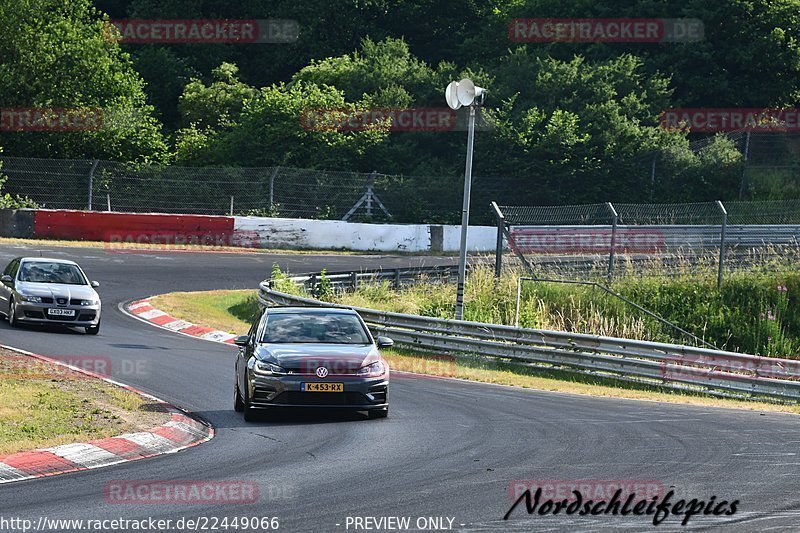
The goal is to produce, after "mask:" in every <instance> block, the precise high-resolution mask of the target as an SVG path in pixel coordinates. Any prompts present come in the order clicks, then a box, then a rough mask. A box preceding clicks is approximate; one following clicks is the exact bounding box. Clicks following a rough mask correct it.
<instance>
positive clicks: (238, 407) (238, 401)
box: [233, 384, 244, 413]
mask: <svg viewBox="0 0 800 533" xmlns="http://www.w3.org/2000/svg"><path fill="white" fill-rule="evenodd" d="M233 410H234V411H236V412H237V413H241V412H242V411H244V400H242V395H241V394H239V385H238V384H237V385H234V387H233Z"/></svg>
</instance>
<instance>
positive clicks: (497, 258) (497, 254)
mask: <svg viewBox="0 0 800 533" xmlns="http://www.w3.org/2000/svg"><path fill="white" fill-rule="evenodd" d="M490 205H491V206H492V210H493V211H494V217H495V219H496V220H497V244H496V246H495V250H494V277H496V278H499V277H500V273H501V271H502V270H503V233H504V231H505V229H506V219H505V217H504V216H503V212H502V211H500V207H499V206H498V205H497V202H492V203H491V204H490Z"/></svg>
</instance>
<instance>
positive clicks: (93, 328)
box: [86, 322, 100, 335]
mask: <svg viewBox="0 0 800 533" xmlns="http://www.w3.org/2000/svg"><path fill="white" fill-rule="evenodd" d="M86 333H87V334H88V335H97V334H98V333H100V322H98V323H97V325H96V326H89V327H88V328H86Z"/></svg>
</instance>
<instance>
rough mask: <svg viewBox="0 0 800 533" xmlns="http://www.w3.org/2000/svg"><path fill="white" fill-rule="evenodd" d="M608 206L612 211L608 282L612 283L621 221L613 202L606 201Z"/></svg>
mask: <svg viewBox="0 0 800 533" xmlns="http://www.w3.org/2000/svg"><path fill="white" fill-rule="evenodd" d="M606 206H608V210H609V211H610V212H611V245H610V247H609V248H610V249H609V252H608V284H609V285H611V281H612V280H613V278H614V252H615V249H616V247H617V222H618V221H619V214H617V210H616V209H614V206H613V205H612V204H611V202H606Z"/></svg>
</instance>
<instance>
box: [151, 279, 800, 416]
mask: <svg viewBox="0 0 800 533" xmlns="http://www.w3.org/2000/svg"><path fill="white" fill-rule="evenodd" d="M256 302H257V300H256V291H253V290H236V291H219V290H218V291H207V292H176V293H170V294H164V295H160V296H156V297H154V298H152V300H151V303H152V305H153V306H154V307H156V308H158V309H161V310H162V311H165V312H168V313H169V314H171V315H173V316H175V317H176V318H181V319H183V320H186V321H188V322H192V323H194V324H198V325H203V326H208V327H213V328H216V329H220V330H223V331H228V332H230V333H236V334H243V333H246V332H247V330H248V329H249V328H250V322H249V318H248V317H250V316H252V313H253V311H254V309H255V306H256ZM381 352H382V353H383V355H384V357H385V358H386V360H387V361H388V362H389V365H390V366H391V368H392V369H393V370H396V371H403V372H414V373H417V374H424V375H430V376H439V377H450V378H457V379H465V380H469V381H479V382H483V383H494V384H498V385H509V386H514V387H523V388H529V389H538V390H546V391H553V392H563V393H570V394H582V395H591V396H601V397H609V398H629V399H635V400H651V401H659V402H667V403H680V404H691V405H699V406H708V407H726V408H733V409H746V410H752V411H774V412H785V413H797V414H800V406H791V405H780V404H772V403H764V402H751V401H743V400H734V399H718V398H711V397H708V396H703V395H700V394H696V393H689V392H686V393H681V392H675V391H672V390H667V389H663V388H660V387H656V386H650V385H645V384H641V385H640V384H635V383H628V382H623V381H618V380H614V379H611V378H602V377H591V376H583V375H579V374H571V373H568V372H559V371H545V370H537V369H528V368H520V367H518V366H512V365H503V364H502V363H495V362H490V361H484V360H478V359H476V358H472V357H468V356H459V355H442V354H431V353H422V352H417V351H412V350H407V349H403V348H398V347H396V348H393V349H390V350H381Z"/></svg>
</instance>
